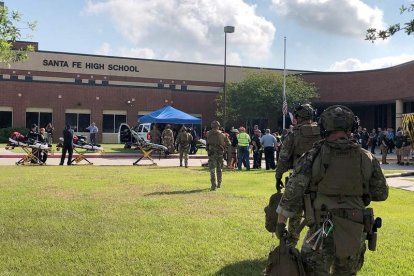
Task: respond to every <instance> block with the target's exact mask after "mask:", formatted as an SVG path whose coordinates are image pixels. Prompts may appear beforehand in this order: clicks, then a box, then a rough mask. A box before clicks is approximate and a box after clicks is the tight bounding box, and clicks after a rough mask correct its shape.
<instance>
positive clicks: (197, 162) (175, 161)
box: [0, 148, 414, 191]
mask: <svg viewBox="0 0 414 276" xmlns="http://www.w3.org/2000/svg"><path fill="white" fill-rule="evenodd" d="M23 156H24V155H23V154H22V153H14V152H11V151H9V150H6V149H4V148H0V166H7V165H8V166H15V164H16V162H17V161H19V160H20V158H22V157H23ZM75 156H77V155H76V154H74V157H75ZM85 156H86V157H87V158H88V159H89V161H90V162H92V163H93V164H94V165H96V166H132V165H133V163H134V162H135V161H136V160H137V159H138V158H140V157H141V156H142V154H139V153H137V154H125V153H124V154H121V153H117V154H99V153H88V154H86V155H85ZM375 157H376V158H377V159H379V160H381V155H380V154H376V155H375ZM152 158H153V159H154V161H155V163H156V164H157V165H158V166H161V167H177V166H179V164H180V161H179V158H178V155H177V154H172V155H169V156H167V158H164V156H163V155H161V156H159V155H158V154H155V155H154V156H152ZM396 160H397V157H396V155H395V154H394V153H392V154H389V155H388V156H387V161H388V163H389V164H388V165H381V168H382V170H398V171H403V172H414V160H412V161H411V165H409V166H400V165H397V164H396ZM207 161H208V157H207V156H206V155H189V160H188V166H190V167H200V166H201V165H202V164H203V163H206V162H207ZM59 162H60V152H57V153H55V154H54V155H50V156H49V158H48V159H47V166H50V165H52V166H56V165H59ZM263 162H264V159H263ZM82 163H83V164H85V162H84V161H83V162H81V163H80V164H82ZM138 164H139V165H142V166H145V165H147V166H148V165H152V162H151V161H150V160H148V159H146V158H143V159H142V160H141V161H140V162H139V163H138ZM409 179H412V181H410V180H409ZM387 183H388V185H389V186H391V187H395V188H399V189H403V190H408V191H414V176H412V177H392V178H387Z"/></svg>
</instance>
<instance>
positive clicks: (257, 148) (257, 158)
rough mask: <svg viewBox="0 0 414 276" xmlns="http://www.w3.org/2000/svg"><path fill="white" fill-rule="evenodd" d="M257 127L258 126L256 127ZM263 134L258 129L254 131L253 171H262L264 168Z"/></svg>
mask: <svg viewBox="0 0 414 276" xmlns="http://www.w3.org/2000/svg"><path fill="white" fill-rule="evenodd" d="M256 126H257V125H256ZM261 137H262V132H261V131H260V129H258V128H256V129H254V131H253V137H252V147H253V169H260V168H261V167H262V144H261V142H260V141H261Z"/></svg>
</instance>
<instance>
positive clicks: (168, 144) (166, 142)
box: [163, 138, 175, 153]
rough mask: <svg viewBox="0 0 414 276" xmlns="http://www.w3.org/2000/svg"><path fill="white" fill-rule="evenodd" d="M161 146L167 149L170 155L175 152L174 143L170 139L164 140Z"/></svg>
mask: <svg viewBox="0 0 414 276" xmlns="http://www.w3.org/2000/svg"><path fill="white" fill-rule="evenodd" d="M163 146H165V147H167V148H168V151H169V152H170V153H174V152H175V146H174V141H173V140H172V139H171V138H169V139H167V138H165V139H164V141H163Z"/></svg>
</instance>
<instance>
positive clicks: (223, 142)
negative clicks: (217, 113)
mask: <svg viewBox="0 0 414 276" xmlns="http://www.w3.org/2000/svg"><path fill="white" fill-rule="evenodd" d="M211 128H212V129H211V130H210V131H209V132H207V142H206V150H207V153H208V167H209V169H210V181H211V190H212V191H215V190H216V188H220V187H221V180H222V178H221V172H222V168H223V154H224V151H225V150H226V148H227V146H229V145H230V142H229V140H228V139H227V138H226V137H225V136H224V134H223V133H222V132H221V131H220V130H219V128H220V123H219V122H218V121H213V122H211Z"/></svg>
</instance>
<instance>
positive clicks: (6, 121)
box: [0, 111, 13, 128]
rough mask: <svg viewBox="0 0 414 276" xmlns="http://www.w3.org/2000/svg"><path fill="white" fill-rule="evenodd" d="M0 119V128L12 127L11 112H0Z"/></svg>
mask: <svg viewBox="0 0 414 276" xmlns="http://www.w3.org/2000/svg"><path fill="white" fill-rule="evenodd" d="M0 118H1V120H0V128H6V127H12V120H13V112H12V111H0Z"/></svg>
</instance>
